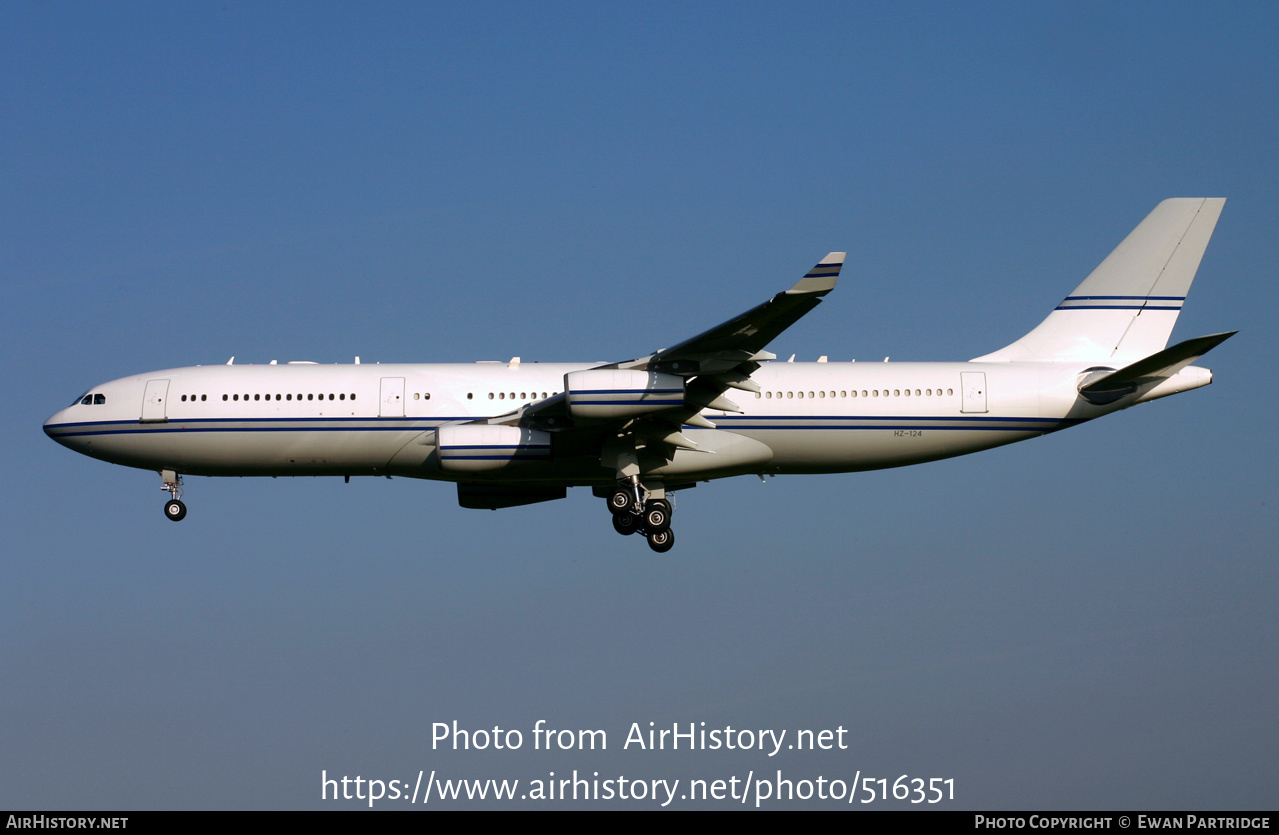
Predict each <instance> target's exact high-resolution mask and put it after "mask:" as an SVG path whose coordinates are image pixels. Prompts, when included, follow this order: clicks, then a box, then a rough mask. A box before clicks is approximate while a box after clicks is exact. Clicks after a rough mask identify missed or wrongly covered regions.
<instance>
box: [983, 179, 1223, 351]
mask: <svg viewBox="0 0 1279 835" xmlns="http://www.w3.org/2000/svg"><path fill="white" fill-rule="evenodd" d="M1225 203H1226V200H1225V198H1223V197H1174V198H1171V199H1169V200H1165V201H1163V202H1162V203H1160V204H1159V205H1158V206H1156V207H1155V210H1154V211H1153V212H1151V213H1150V214H1149V215H1147V216H1146V219H1145V220H1143V221H1142V222H1141V223H1140V224H1139V225H1138V226H1137V228H1136V229H1134V230H1133V231H1132V232H1131V233H1129V235H1128V237H1126V238H1124V240H1123V243H1121V244H1120V245H1119V246H1118V247H1116V248H1115V251H1114V252H1112V253H1110V255H1109V256H1107V257H1106V260H1105V261H1102V262H1101V264H1100V265H1099V266H1098V267H1097V269H1095V270H1093V271H1092V273H1091V274H1090V275H1089V276H1088V277H1087V278H1085V279H1084V281H1083V283H1082V284H1080V285H1079V286H1078V287H1076V288H1075V290H1074V292H1073V293H1071V294H1070V295H1069V296H1067V297H1066V298H1065V300H1064V301H1062V303H1061V304H1060V305H1058V306H1057V308H1056V309H1055V310H1054V311H1053V312H1052V313H1049V314H1048V318H1047V319H1044V321H1043V322H1041V323H1040V324H1039V327H1037V328H1035V329H1034V330H1033V331H1031V332H1030V333H1028V334H1026V335H1025V336H1023V337H1022V338H1021V339H1019V340H1017V341H1016V342H1014V343H1013V344H1011V345H1009V346H1007V347H1005V348H1001V349H1000V350H998V351H995V352H994V353H992V354H987V355H985V356H982V357H977V358H976V359H975V360H974V362H1025V361H1031V362H1036V361H1037V362H1052V361H1058V360H1060V361H1080V362H1103V363H1105V364H1107V365H1114V366H1123V365H1127V364H1130V363H1133V362H1136V361H1137V360H1139V359H1142V358H1143V357H1147V356H1150V355H1151V354H1154V353H1156V352H1157V351H1161V350H1163V349H1164V347H1165V346H1167V344H1168V337H1169V336H1170V335H1171V334H1172V328H1173V325H1175V324H1176V323H1177V314H1179V313H1180V312H1181V305H1182V302H1184V301H1185V299H1186V294H1187V293H1188V292H1189V291H1190V283H1191V282H1192V281H1194V280H1195V272H1196V271H1197V270H1198V269H1199V261H1200V260H1201V259H1202V258H1203V254H1204V250H1205V249H1206V248H1207V246H1208V240H1209V239H1210V238H1211V237H1212V231H1213V229H1214V228H1215V227H1216V225H1217V218H1218V217H1219V216H1220V215H1221V208H1222V206H1224V205H1225Z"/></svg>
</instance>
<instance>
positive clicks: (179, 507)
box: [164, 499, 187, 522]
mask: <svg viewBox="0 0 1279 835" xmlns="http://www.w3.org/2000/svg"><path fill="white" fill-rule="evenodd" d="M164 515H165V516H167V517H168V518H170V519H172V520H173V521H175V522H181V521H182V520H183V519H185V518H186V517H187V506H186V505H184V504H183V503H182V501H181V500H180V499H173V500H171V501H167V502H165V503H164Z"/></svg>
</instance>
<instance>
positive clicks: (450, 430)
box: [435, 423, 551, 473]
mask: <svg viewBox="0 0 1279 835" xmlns="http://www.w3.org/2000/svg"><path fill="white" fill-rule="evenodd" d="M435 448H436V450H437V451H438V453H439V457H440V467H441V468H442V469H444V470H447V471H449V472H454V473H487V472H494V471H496V470H504V469H506V468H508V467H517V466H520V465H521V464H529V463H536V462H539V461H549V460H550V459H551V436H550V434H549V433H547V432H542V431H541V430H538V429H524V428H522V427H519V426H488V425H487V424H481V423H464V424H460V425H458V426H441V427H440V428H439V429H437V430H435Z"/></svg>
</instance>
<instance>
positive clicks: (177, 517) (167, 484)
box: [160, 470, 187, 522]
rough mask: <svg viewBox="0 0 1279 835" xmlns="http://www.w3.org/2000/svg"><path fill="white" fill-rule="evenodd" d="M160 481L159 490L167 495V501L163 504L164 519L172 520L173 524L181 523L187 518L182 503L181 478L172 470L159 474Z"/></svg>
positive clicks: (185, 508) (185, 507)
mask: <svg viewBox="0 0 1279 835" xmlns="http://www.w3.org/2000/svg"><path fill="white" fill-rule="evenodd" d="M160 479H161V480H162V481H163V482H164V484H163V485H161V487H160V489H161V490H166V491H168V493H169V497H170V498H169V500H168V501H167V502H165V503H164V516H165V518H166V519H172V520H173V521H174V522H181V521H182V520H183V519H185V518H187V506H186V505H184V504H183V503H182V498H181V496H182V476H180V475H178V474H177V473H175V472H174V471H173V470H164V471H163V472H161V473H160Z"/></svg>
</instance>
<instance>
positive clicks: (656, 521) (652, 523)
mask: <svg viewBox="0 0 1279 835" xmlns="http://www.w3.org/2000/svg"><path fill="white" fill-rule="evenodd" d="M644 527H646V528H648V529H649V530H650V531H652V532H653V533H657V532H659V531H666V530H670V527H671V511H670V508H669V507H667V506H666V502H663V501H660V500H659V501H655V502H649V503H648V509H647V510H645V511H644Z"/></svg>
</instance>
